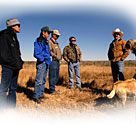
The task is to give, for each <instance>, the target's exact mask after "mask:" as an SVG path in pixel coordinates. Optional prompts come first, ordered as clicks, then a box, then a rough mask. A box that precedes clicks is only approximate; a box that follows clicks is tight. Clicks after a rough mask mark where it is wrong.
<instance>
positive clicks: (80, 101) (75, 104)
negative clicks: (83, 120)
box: [0, 63, 135, 112]
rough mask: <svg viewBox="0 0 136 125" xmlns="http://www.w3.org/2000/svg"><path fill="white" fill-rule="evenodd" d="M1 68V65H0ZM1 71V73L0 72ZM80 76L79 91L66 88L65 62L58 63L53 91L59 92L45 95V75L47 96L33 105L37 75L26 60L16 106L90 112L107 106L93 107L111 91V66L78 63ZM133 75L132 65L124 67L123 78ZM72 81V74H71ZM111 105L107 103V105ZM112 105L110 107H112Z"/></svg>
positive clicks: (40, 109)
mask: <svg viewBox="0 0 136 125" xmlns="http://www.w3.org/2000/svg"><path fill="white" fill-rule="evenodd" d="M0 70H1V68H0ZM0 74H1V73H0ZM80 75H81V81H82V88H83V89H82V91H79V90H78V89H72V90H70V89H68V81H69V80H68V71H67V64H61V65H60V74H59V82H58V84H57V85H56V90H57V91H59V92H60V95H50V94H48V88H49V83H48V75H47V80H46V84H45V93H44V94H45V96H47V97H48V99H47V100H44V102H43V103H42V104H40V105H39V104H36V103H35V102H34V101H33V91H34V81H35V76H36V68H35V63H25V64H24V66H23V69H22V70H21V71H20V73H19V78H18V88H17V107H18V109H20V110H21V109H24V108H25V109H31V110H38V111H41V112H44V111H45V110H48V111H52V110H53V111H57V112H64V111H65V110H67V111H69V112H70V111H73V110H78V111H92V110H94V109H99V108H104V107H105V106H106V107H108V106H109V105H107V102H105V100H101V101H103V103H102V105H99V106H98V107H95V106H96V105H97V104H98V103H100V102H99V100H98V99H100V98H104V99H105V97H106V94H107V93H108V92H110V91H111V90H112V84H113V82H112V74H111V68H110V66H103V65H100V66H99V65H80ZM134 75H135V67H134V66H131V67H127V66H125V78H126V79H130V78H132V77H133V76H134ZM74 82H76V81H75V77H74ZM109 108H110V106H109ZM111 108H112V107H111Z"/></svg>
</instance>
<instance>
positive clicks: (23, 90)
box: [17, 85, 33, 100]
mask: <svg viewBox="0 0 136 125" xmlns="http://www.w3.org/2000/svg"><path fill="white" fill-rule="evenodd" d="M17 93H24V94H25V95H26V96H27V98H29V99H30V100H33V91H32V90H31V89H29V88H27V87H22V86H19V85H18V86H17Z"/></svg>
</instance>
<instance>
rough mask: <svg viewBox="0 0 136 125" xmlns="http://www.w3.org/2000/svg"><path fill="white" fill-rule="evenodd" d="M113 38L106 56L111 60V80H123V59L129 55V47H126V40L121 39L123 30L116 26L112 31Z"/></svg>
mask: <svg viewBox="0 0 136 125" xmlns="http://www.w3.org/2000/svg"><path fill="white" fill-rule="evenodd" d="M112 35H113V37H114V40H113V41H112V43H111V44H110V46H109V50H108V58H109V60H110V62H111V69H112V75H113V81H114V82H116V81H118V80H122V81H124V80H125V78H124V62H123V61H124V60H125V58H126V57H127V56H128V55H129V49H127V48H126V41H125V40H122V39H121V37H122V36H123V32H121V31H120V29H119V28H117V29H116V30H115V31H112Z"/></svg>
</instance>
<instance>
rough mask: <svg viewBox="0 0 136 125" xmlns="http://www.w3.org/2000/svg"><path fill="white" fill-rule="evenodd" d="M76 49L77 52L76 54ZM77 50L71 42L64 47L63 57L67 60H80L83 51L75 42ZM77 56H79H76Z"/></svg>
mask: <svg viewBox="0 0 136 125" xmlns="http://www.w3.org/2000/svg"><path fill="white" fill-rule="evenodd" d="M75 51H76V54H75ZM75 51H74V50H73V48H72V47H71V45H70V44H68V45H67V46H65V48H64V49H63V58H64V60H65V61H66V62H80V61H81V55H82V54H81V51H80V48H79V47H78V46H77V45H76V44H75ZM76 56H77V58H76Z"/></svg>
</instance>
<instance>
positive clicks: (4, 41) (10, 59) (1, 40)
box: [0, 34, 16, 67]
mask: <svg viewBox="0 0 136 125" xmlns="http://www.w3.org/2000/svg"><path fill="white" fill-rule="evenodd" d="M14 47H15V46H14V45H13V44H12V41H11V38H10V36H9V35H7V34H4V35H2V36H1V37H0V58H1V60H2V62H3V64H5V65H9V66H11V67H15V66H16V60H15V59H16V58H15V55H14V54H12V52H11V49H14Z"/></svg>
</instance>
